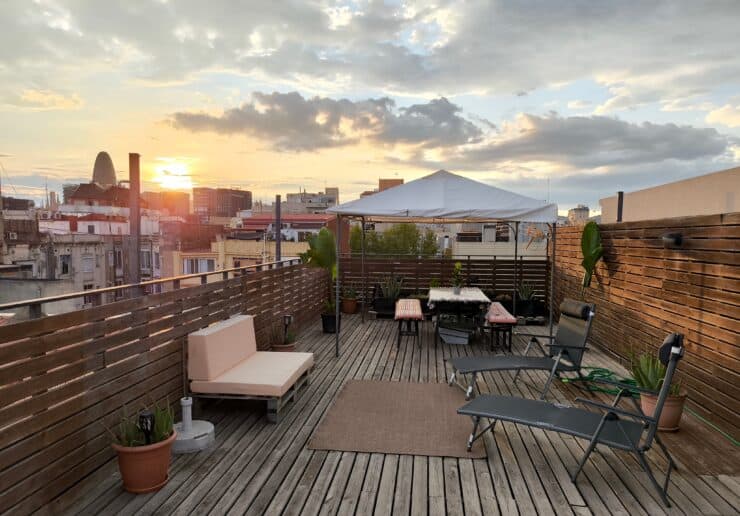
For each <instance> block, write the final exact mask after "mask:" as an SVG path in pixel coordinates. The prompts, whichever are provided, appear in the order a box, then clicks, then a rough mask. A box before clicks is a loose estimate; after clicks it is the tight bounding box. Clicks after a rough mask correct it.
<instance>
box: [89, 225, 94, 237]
mask: <svg viewBox="0 0 740 516" xmlns="http://www.w3.org/2000/svg"><path fill="white" fill-rule="evenodd" d="M87 232H88V234H90V235H94V234H95V226H94V225H93V224H88V225H87Z"/></svg>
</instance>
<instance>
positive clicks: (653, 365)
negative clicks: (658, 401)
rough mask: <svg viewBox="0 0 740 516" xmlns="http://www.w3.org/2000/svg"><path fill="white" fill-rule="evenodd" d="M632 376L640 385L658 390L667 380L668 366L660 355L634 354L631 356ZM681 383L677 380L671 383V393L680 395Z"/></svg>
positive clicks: (651, 389) (654, 390) (650, 389)
mask: <svg viewBox="0 0 740 516" xmlns="http://www.w3.org/2000/svg"><path fill="white" fill-rule="evenodd" d="M630 362H631V364H630V366H631V369H632V376H633V377H634V379H635V382H637V386H638V387H642V388H643V389H647V390H649V391H653V392H658V391H659V390H660V389H661V387H663V382H664V380H665V373H666V367H665V366H664V365H663V363H662V362H661V361H660V359H658V357H656V356H654V355H651V354H649V353H643V354H642V355H640V356H639V357H635V355H634V354H633V355H632V356H631V358H630ZM680 390H681V385H680V384H679V383H678V382H676V383H673V384H672V385H671V389H670V391H669V393H670V394H671V395H674V396H675V395H678V393H679V391H680Z"/></svg>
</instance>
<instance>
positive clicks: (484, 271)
mask: <svg viewBox="0 0 740 516" xmlns="http://www.w3.org/2000/svg"><path fill="white" fill-rule="evenodd" d="M455 262H460V263H461V264H462V266H463V277H464V278H465V284H466V286H469V287H479V288H480V289H482V290H485V291H490V292H494V293H496V294H510V295H511V294H513V291H514V285H515V278H518V283H519V284H521V283H528V284H530V285H532V286H533V287H534V289H535V293H536V296H537V297H538V298H540V299H547V295H548V292H549V287H550V279H549V278H550V277H549V271H550V269H549V266H548V260H547V259H545V258H542V259H519V260H516V261H514V260H513V259H501V258H486V259H481V258H471V257H468V258H467V259H465V258H463V259H452V258H438V257H433V258H424V257H416V256H398V257H392V256H377V255H368V256H366V257H365V273H366V276H367V280H366V285H367V289H368V291H367V292H366V293H363V292H362V284H363V282H362V260H361V257H360V255H358V254H346V255H342V257H341V262H340V269H339V270H340V274H341V279H342V284H343V285H345V286H347V285H352V286H353V287H354V288H355V290H356V291H357V293H358V296H359V298H360V300H364V299H365V297H364V296H367V297H370V296H372V288H373V285H375V284H378V283H380V282H381V281H382V280H383V278H385V277H387V276H389V275H393V276H400V277H403V288H404V290H405V291H413V292H415V293H424V292H426V291H428V290H429V284H430V283H431V282H432V280H436V281H438V282H439V284H440V285H441V286H450V285H451V279H452V269H453V267H454V266H455Z"/></svg>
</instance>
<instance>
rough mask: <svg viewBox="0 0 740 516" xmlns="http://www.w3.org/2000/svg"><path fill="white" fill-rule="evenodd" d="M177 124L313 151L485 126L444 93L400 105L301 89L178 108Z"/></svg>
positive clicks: (452, 140) (410, 140) (444, 136)
mask: <svg viewBox="0 0 740 516" xmlns="http://www.w3.org/2000/svg"><path fill="white" fill-rule="evenodd" d="M170 121H171V123H172V125H173V126H174V127H176V128H179V129H187V130H190V131H196V132H197V131H212V132H216V133H221V134H246V135H249V136H253V137H257V138H260V139H263V140H266V141H269V142H271V144H272V146H273V148H275V149H276V150H287V151H310V150H316V149H322V148H328V147H338V146H343V145H349V144H352V143H356V142H358V141H361V140H366V141H372V142H375V143H381V144H392V145H395V144H409V145H416V146H420V147H426V148H436V147H449V146H456V145H463V144H469V143H475V142H477V141H480V138H481V137H482V134H483V131H482V129H480V128H479V127H478V126H477V125H475V124H474V123H473V122H471V121H469V120H467V119H466V118H464V117H463V116H462V115H461V109H460V107H459V106H457V105H455V104H453V103H451V102H449V101H448V100H447V99H445V98H439V99H434V100H431V101H429V102H427V103H423V104H413V105H411V106H408V107H402V108H397V107H396V104H395V102H394V101H393V100H392V99H390V98H387V97H383V98H371V99H367V100H362V101H351V100H347V99H340V100H334V99H330V98H326V97H313V98H305V97H303V96H302V95H301V94H299V93H298V92H291V93H277V92H275V93H270V94H266V93H260V92H255V93H253V94H252V99H251V100H250V101H249V102H246V103H244V104H242V105H241V106H240V107H238V108H233V109H228V110H225V111H224V112H223V113H220V114H209V113H205V112H195V113H193V112H178V113H174V114H173V115H172V116H171V118H170Z"/></svg>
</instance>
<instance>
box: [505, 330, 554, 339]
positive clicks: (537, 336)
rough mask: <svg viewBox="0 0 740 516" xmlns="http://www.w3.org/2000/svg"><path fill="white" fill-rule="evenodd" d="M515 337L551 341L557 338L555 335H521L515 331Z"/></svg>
mask: <svg viewBox="0 0 740 516" xmlns="http://www.w3.org/2000/svg"><path fill="white" fill-rule="evenodd" d="M514 335H516V336H517V337H534V338H536V339H549V340H553V339H554V338H555V335H540V334H539V333H519V332H518V331H515V332H514Z"/></svg>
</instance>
